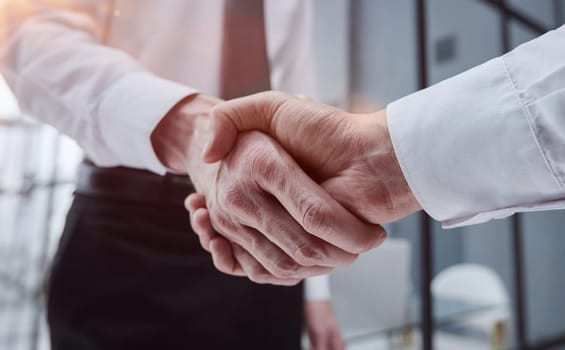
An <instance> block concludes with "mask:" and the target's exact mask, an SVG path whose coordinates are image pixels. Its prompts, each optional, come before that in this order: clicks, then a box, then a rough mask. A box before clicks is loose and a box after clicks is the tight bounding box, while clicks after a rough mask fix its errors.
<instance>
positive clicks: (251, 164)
mask: <svg viewBox="0 0 565 350" xmlns="http://www.w3.org/2000/svg"><path fill="white" fill-rule="evenodd" d="M249 152H250V154H249V157H248V164H247V166H248V170H249V171H250V172H251V174H253V175H254V176H258V177H260V178H262V179H264V180H266V181H272V180H273V179H276V178H277V174H278V173H279V169H278V168H279V167H278V166H277V161H276V158H275V157H274V155H273V154H272V152H269V151H267V150H266V149H264V148H258V147H255V148H252V149H250V150H249Z"/></svg>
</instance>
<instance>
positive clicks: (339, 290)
mask: <svg viewBox="0 0 565 350" xmlns="http://www.w3.org/2000/svg"><path fill="white" fill-rule="evenodd" d="M305 1H310V0H305ZM311 1H314V3H315V21H314V26H315V27H314V34H313V35H314V40H313V44H314V45H315V48H316V50H315V51H316V60H317V67H316V69H317V73H318V79H319V94H318V96H316V98H317V99H320V100H322V101H323V102H326V103H329V104H333V105H336V106H339V107H342V108H347V109H350V110H356V111H370V110H376V109H378V108H382V107H384V106H386V104H387V103H389V102H391V101H393V100H395V99H398V98H400V97H403V96H405V95H407V94H410V93H411V92H414V91H417V90H418V89H420V88H421V87H423V86H424V85H428V84H433V83H435V82H438V81H441V80H443V79H446V78H448V77H450V76H453V75H455V74H458V73H460V72H463V71H465V70H467V69H469V68H471V67H473V66H475V65H477V64H480V63H483V62H485V61H487V60H488V59H490V58H494V57H496V56H499V55H500V54H502V53H503V52H505V51H507V50H508V49H511V48H513V47H516V46H517V45H519V44H520V43H523V42H525V41H528V40H530V39H533V38H535V37H536V36H538V35H539V30H540V29H553V28H556V27H558V26H560V25H561V24H562V23H563V22H564V18H565V4H564V3H563V1H561V0H506V1H503V0H493V1H488V0H427V1H422V0H416V1H414V0H311ZM502 9H506V11H503V10H502ZM0 15H1V14H0ZM564 44H565V43H564ZM32 117H33V116H22V115H21V114H20V112H19V109H18V106H17V101H16V100H15V98H14V97H13V96H12V95H11V93H10V92H9V89H8V88H7V86H6V85H5V84H4V83H3V81H2V80H1V79H0V349H1V350H4V349H6V350H8V349H10V350H11V349H49V345H48V330H47V327H46V325H45V309H44V307H45V305H44V304H45V294H44V287H45V286H44V283H45V278H46V276H47V274H48V272H49V264H50V262H51V260H52V258H53V255H54V252H55V250H56V247H57V243H58V238H59V235H60V233H61V230H62V227H63V224H64V218H65V213H66V210H67V209H68V207H69V205H70V202H71V200H72V191H73V180H74V171H75V168H76V166H77V164H78V163H79V162H80V161H81V159H82V154H81V151H80V150H79V149H78V148H77V146H76V145H75V144H74V142H73V141H71V140H69V139H67V138H65V137H63V136H61V135H59V134H58V133H57V132H56V131H55V130H53V129H52V128H50V127H48V126H44V125H41V124H39V123H37V122H36V121H34V120H33V118H32ZM454 117H456V116H454ZM478 146H480V145H478ZM445 171H449V169H448V168H446V169H445ZM387 229H388V232H389V236H390V237H391V239H390V240H389V242H387V243H386V244H385V245H384V246H383V247H382V248H381V249H377V250H375V251H373V252H370V253H368V254H366V255H365V256H363V257H362V258H361V259H360V260H359V261H358V262H357V263H356V264H354V265H353V266H351V267H348V268H345V269H339V270H337V271H336V272H335V273H333V274H332V277H331V278H332V290H333V302H334V308H335V311H336V313H337V316H338V320H339V321H340V323H341V325H342V327H343V330H344V335H345V338H346V340H347V343H348V348H349V349H359V350H361V349H431V348H435V349H504V348H515V349H550V348H551V349H558V348H564V349H565V345H561V344H565V298H563V295H564V291H565V274H564V273H563V267H564V266H565V254H564V253H563V251H564V250H563V247H565V235H564V234H563V233H564V231H565V213H563V212H562V211H554V212H544V213H529V214H523V215H519V216H516V217H513V218H507V219H504V220H497V221H492V222H489V223H486V224H482V225H478V226H472V227H464V228H458V229H452V230H443V229H441V228H440V225H439V224H438V223H434V222H431V221H429V220H427V219H426V218H425V216H424V215H422V214H415V215H412V216H410V217H408V218H406V219H403V220H401V221H399V222H396V223H393V224H390V225H387ZM427 267H429V269H428V268H427ZM430 296H431V297H430ZM430 321H431V322H430Z"/></svg>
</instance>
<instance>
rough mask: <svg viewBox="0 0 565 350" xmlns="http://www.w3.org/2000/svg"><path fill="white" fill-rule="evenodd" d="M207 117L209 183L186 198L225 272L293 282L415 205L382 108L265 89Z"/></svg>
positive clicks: (379, 236) (341, 258) (369, 241)
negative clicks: (350, 107)
mask: <svg viewBox="0 0 565 350" xmlns="http://www.w3.org/2000/svg"><path fill="white" fill-rule="evenodd" d="M210 125H211V129H210V130H209V131H210V133H211V137H210V139H209V142H208V144H207V146H206V147H205V149H204V152H203V157H204V160H205V161H206V162H207V163H209V164H210V166H212V167H215V169H216V170H215V171H214V172H213V173H214V179H215V180H214V181H215V186H209V187H208V189H207V190H203V191H200V190H199V193H196V194H193V195H191V196H189V198H187V201H186V207H187V209H188V210H189V211H190V213H191V224H192V226H193V229H194V230H195V232H196V233H197V234H198V235H199V237H200V242H201V244H202V246H203V248H204V249H206V250H207V251H209V252H210V253H211V254H212V257H213V261H214V264H215V266H216V268H217V269H219V270H220V271H222V272H225V273H228V274H232V275H239V276H247V277H248V278H250V279H251V280H252V281H255V282H258V283H274V284H285V285H289V284H295V283H297V282H299V281H300V280H301V279H303V278H305V277H309V276H313V275H318V274H324V273H327V272H329V271H330V270H331V269H332V268H334V267H337V266H342V265H347V264H350V263H352V262H353V261H354V260H355V258H356V257H357V256H358V255H359V254H361V253H363V252H366V251H368V250H370V249H372V248H375V247H377V246H378V245H380V244H381V243H382V242H383V240H384V239H385V237H386V233H385V231H384V229H383V228H382V227H381V226H380V224H382V223H386V222H390V221H394V220H397V219H399V218H401V217H404V216H406V215H408V214H410V213H412V212H414V211H417V210H419V209H420V206H419V204H418V203H417V201H416V200H415V198H414V196H413V195H412V192H411V191H410V188H409V186H408V184H407V183H406V180H405V179H404V176H403V175H402V171H401V169H400V166H399V164H398V161H397V160H396V156H395V154H394V149H393V146H392V143H391V140H390V136H389V133H388V129H387V122H386V115H385V113H384V112H377V113H374V114H362V115H354V114H350V113H346V112H344V111H342V110H339V109H337V108H333V107H331V106H327V105H323V104H320V103H317V102H315V101H312V100H309V99H304V98H299V97H295V96H291V95H287V94H284V93H279V92H266V93H261V94H256V95H252V96H249V97H244V98H241V99H236V100H232V101H229V102H223V103H219V104H217V105H216V106H215V107H214V108H213V109H212V112H211V121H210ZM253 130H255V131H253ZM275 140H276V141H275ZM287 152H288V153H287Z"/></svg>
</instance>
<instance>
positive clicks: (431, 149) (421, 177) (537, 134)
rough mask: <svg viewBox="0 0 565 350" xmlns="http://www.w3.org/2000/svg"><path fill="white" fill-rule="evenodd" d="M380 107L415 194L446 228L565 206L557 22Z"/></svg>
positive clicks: (563, 37)
mask: <svg viewBox="0 0 565 350" xmlns="http://www.w3.org/2000/svg"><path fill="white" fill-rule="evenodd" d="M387 112H388V123H389V130H390V133H391V138H392V141H393V144H394V149H395V152H396V155H397V157H398V159H399V162H400V165H401V167H402V171H403V173H404V175H405V176H406V178H407V180H408V183H409V185H410V187H411V189H412V191H413V192H414V195H415V196H416V199H417V200H418V201H419V203H420V204H421V205H422V206H423V208H424V210H425V211H426V212H428V213H429V214H430V215H431V216H432V217H433V218H435V219H437V220H440V221H442V222H443V224H444V226H445V227H454V226H461V225H470V224H477V223H481V222H485V221H487V220H490V219H495V218H503V217H507V216H509V215H512V214H513V213H515V212H526V211H537V210H550V209H563V208H565V26H564V27H561V28H559V29H558V30H555V31H551V32H548V33H547V34H545V35H543V36H541V37H539V38H537V39H535V40H532V41H530V42H528V43H526V44H524V45H522V46H520V47H518V48H516V49H515V50H514V51H512V52H510V53H508V54H506V55H504V56H502V57H499V58H495V59H493V60H491V61H489V62H487V63H485V64H483V65H480V66H478V67H476V68H473V69H471V70H469V71H467V72H465V73H462V74H460V75H458V76H455V77H453V78H451V79H448V80H445V81H443V82H441V83H439V84H437V85H434V86H432V87H430V88H428V89H426V90H423V91H420V92H417V93H415V94H413V95H410V96H408V97H405V98H403V99H401V100H399V101H396V102H394V103H392V104H390V105H389V106H388V108H387Z"/></svg>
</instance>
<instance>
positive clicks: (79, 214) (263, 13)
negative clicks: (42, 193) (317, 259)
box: [0, 0, 382, 350]
mask: <svg viewBox="0 0 565 350" xmlns="http://www.w3.org/2000/svg"><path fill="white" fill-rule="evenodd" d="M310 6H311V4H310V3H309V2H304V1H299V0H285V1H278V0H265V1H264V4H263V1H257V0H243V1H242V0H226V1H208V0H201V1H196V0H192V1H187V0H174V1H173V0H171V1H153V0H136V1H128V0H105V1H101V0H8V1H3V2H0V62H1V65H0V66H1V72H2V74H3V75H4V76H5V78H6V80H7V81H8V82H9V84H10V85H11V87H12V89H13V91H14V93H15V94H16V96H17V97H18V100H19V103H20V105H21V108H22V110H23V111H24V112H25V113H27V114H30V115H33V116H35V117H37V118H39V119H40V120H42V121H44V122H46V123H49V124H51V125H53V126H55V127H56V128H57V129H58V130H59V131H61V132H63V133H65V134H67V135H69V136H70V137H72V138H73V139H74V140H76V141H77V142H78V143H79V145H80V146H81V147H82V148H83V149H84V151H85V154H86V156H87V157H88V160H87V161H85V162H84V164H83V165H82V166H81V169H80V176H79V181H78V185H77V191H76V197H75V201H74V203H73V207H72V209H71V210H70V212H69V214H68V218H67V225H66V228H65V232H64V234H63V238H62V240H61V245H60V248H59V251H58V254H57V256H56V260H55V263H54V266H53V269H52V273H51V278H50V284H49V285H50V288H49V295H48V316H49V323H50V329H51V339H52V345H53V349H73V350H76V349H104V350H108V349H130V348H131V349H133V348H135V349H155V348H167V349H186V348H198V349H226V348H237V349H285V350H287V349H298V348H299V347H300V336H301V331H302V322H301V320H302V317H303V315H302V313H303V309H302V301H301V299H302V288H301V285H300V284H299V282H300V280H301V279H302V278H303V277H307V276H314V275H318V274H323V273H326V272H328V271H329V270H330V269H329V268H328V267H327V266H326V265H328V264H326V263H321V264H310V266H309V267H308V268H306V269H305V270H304V269H302V271H303V272H304V271H305V273H304V274H303V275H301V276H300V278H294V277H292V278H288V277H287V276H290V275H291V274H292V271H294V270H295V269H297V268H298V266H299V265H298V264H296V263H295V262H294V260H295V259H298V260H300V261H301V262H302V263H308V261H309V260H312V259H313V257H312V256H311V255H310V252H309V251H308V250H304V249H303V248H302V247H303V246H308V245H309V244H308V241H314V238H308V239H305V238H302V236H303V235H302V232H303V231H304V230H303V227H302V226H301V223H300V222H299V220H296V219H295V217H296V216H303V215H301V213H302V212H304V211H307V210H308V206H307V204H308V203H309V201H310V200H314V199H317V198H323V199H324V200H326V201H331V199H330V198H329V195H327V193H325V191H323V189H322V188H321V187H319V186H318V185H317V184H316V183H314V182H313V181H311V180H309V178H308V177H307V176H306V174H304V173H303V171H302V170H301V169H300V168H299V167H298V166H297V165H296V163H294V161H293V160H292V158H291V157H290V156H288V155H287V154H286V152H285V151H284V150H283V149H282V148H281V147H280V146H279V145H278V144H276V142H274V141H273V140H272V139H270V138H268V137H265V136H263V135H251V136H249V137H247V138H245V140H244V141H245V145H242V147H241V148H239V149H238V150H239V152H240V155H239V156H238V157H232V158H231V159H230V161H226V162H223V163H222V165H221V166H218V165H207V164H206V163H204V162H203V161H202V160H201V157H200V154H201V150H202V149H203V147H204V144H203V140H205V139H206V138H207V129H208V127H207V125H208V119H209V112H210V109H211V108H212V107H213V106H214V105H216V104H217V103H218V102H220V100H219V98H217V97H221V98H232V97H237V96H243V95H246V94H250V93H254V92H259V91H264V90H270V89H271V88H274V89H277V90H283V91H288V92H289V93H303V94H313V93H314V84H313V82H314V77H313V76H312V71H313V69H312V62H311V57H312V54H311V45H310V25H311V8H310ZM211 96H217V97H211ZM264 148H268V149H269V150H270V151H271V152H276V153H277V154H278V156H277V157H271V160H275V162H276V163H277V165H278V166H284V167H285V174H286V176H287V177H288V178H292V179H298V178H302V179H303V181H306V182H308V185H307V186H302V185H301V187H300V188H299V189H295V190H296V193H297V194H298V195H294V196H292V197H290V196H288V195H286V193H284V191H283V190H282V189H281V188H276V187H272V188H269V186H268V184H266V183H265V179H266V177H267V176H268V173H267V172H266V171H265V170H264V169H262V168H257V164H260V163H261V161H262V158H261V154H260V153H257V152H256V151H257V150H259V149H264ZM250 158H251V159H254V160H253V161H250V160H249V159H250ZM267 170H268V169H267ZM154 173H156V174H159V175H164V176H158V175H155V174H154ZM165 173H167V175H165ZM172 173H174V174H178V175H173V174H172ZM185 174H188V175H189V176H190V179H191V180H192V184H193V185H192V184H191V183H190V182H189V180H188V177H186V176H183V175H185ZM306 179H308V180H306ZM193 186H194V187H195V188H196V189H197V190H198V191H200V192H203V193H206V194H208V195H209V196H208V197H209V198H211V200H210V201H209V202H208V206H210V207H214V208H217V209H218V212H219V213H221V214H222V215H224V216H225V217H228V218H229V220H224V221H223V224H225V225H232V226H233V227H235V226H236V225H237V227H238V228H239V230H240V234H239V238H240V240H241V243H242V244H243V243H249V242H254V243H253V244H255V245H257V246H264V247H268V245H269V241H268V240H266V239H263V238H262V237H263V236H262V233H264V232H265V231H268V232H270V233H275V234H277V236H278V237H283V236H284V237H287V238H283V240H282V241H281V242H280V243H283V242H287V243H291V244H292V245H293V246H294V247H293V248H291V249H290V250H287V251H281V250H280V249H278V248H276V249H273V250H269V249H264V250H261V252H259V253H258V254H252V255H246V254H245V253H244V252H242V253H241V255H242V256H244V258H246V259H248V260H249V261H253V260H254V259H258V260H259V261H262V262H264V265H254V267H253V271H254V272H255V274H254V275H255V276H256V278H254V281H255V282H260V283H267V282H273V281H277V283H280V284H285V285H293V286H294V287H287V288H280V287H275V286H268V285H259V284H255V283H251V282H249V281H248V280H247V279H244V278H232V277H228V276H224V275H223V274H220V273H219V272H217V271H215V269H214V268H213V265H212V263H211V262H210V261H209V257H208V256H207V255H206V254H205V252H202V251H201V249H200V247H199V245H198V241H197V238H198V237H197V236H196V235H193V234H190V232H189V225H188V222H187V221H188V219H187V215H186V211H185V210H184V208H183V205H182V202H183V200H184V197H185V196H186V195H188V194H189V193H190V192H192V191H194V188H193ZM281 193H282V194H285V195H286V196H285V197H281ZM249 196H251V198H253V199H254V200H255V205H256V206H255V208H256V213H254V215H251V216H248V217H246V218H244V219H240V218H239V215H236V214H237V213H238V212H237V210H238V209H239V204H240V201H239V199H241V198H248V197H249ZM212 198H217V199H218V200H214V199H212ZM296 198H302V199H301V201H302V202H301V203H302V205H301V206H300V207H296V208H294V211H293V210H289V211H290V212H292V214H293V215H294V216H291V215H290V214H282V211H281V208H282V207H283V206H285V205H287V204H288V203H290V202H291V201H292V200H295V199H296ZM220 199H227V200H228V202H227V203H226V201H222V200H220ZM277 199H278V201H277ZM230 200H231V201H230ZM332 207H333V209H334V211H335V212H336V213H339V215H341V217H342V219H343V226H342V227H337V228H338V229H343V230H345V229H349V228H355V229H356V230H357V231H358V232H359V234H361V235H365V236H370V235H372V234H373V232H374V231H375V230H382V229H380V227H379V226H377V225H368V224H366V223H364V222H363V221H362V220H360V219H358V218H357V217H355V216H353V215H352V214H351V213H349V212H348V211H347V210H346V209H345V208H344V207H343V206H341V205H340V204H339V203H338V202H337V201H332ZM284 213H286V211H284ZM267 223H274V225H270V226H265V225H266V224H267ZM283 233H284V235H283ZM318 244H322V245H325V249H326V250H327V252H328V253H331V254H330V255H331V256H332V260H333V259H335V257H336V256H338V257H339V258H338V259H340V260H341V261H342V262H344V263H345V262H351V261H353V260H354V259H355V256H356V254H351V253H349V252H345V251H343V250H341V249H338V248H336V247H334V246H332V245H330V244H325V243H323V242H318ZM273 255H276V256H278V257H279V259H278V261H277V264H273V265H270V264H268V263H267V261H268V259H270V258H271V257H272V256H273ZM316 256H318V255H316ZM262 266H266V268H263V267H262ZM271 276H276V278H273V277H271ZM305 294H306V297H307V299H308V300H309V302H308V303H307V305H306V308H305V312H306V318H305V319H306V321H307V325H306V326H307V328H308V331H309V333H310V335H311V342H312V344H313V346H314V347H315V348H316V349H340V348H343V346H344V345H343V340H342V338H341V335H340V332H339V328H338V325H337V322H336V320H335V317H334V316H333V313H332V311H331V306H330V304H329V301H328V297H329V292H328V286H327V279H326V278H314V279H311V280H309V281H307V283H306V291H305Z"/></svg>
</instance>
